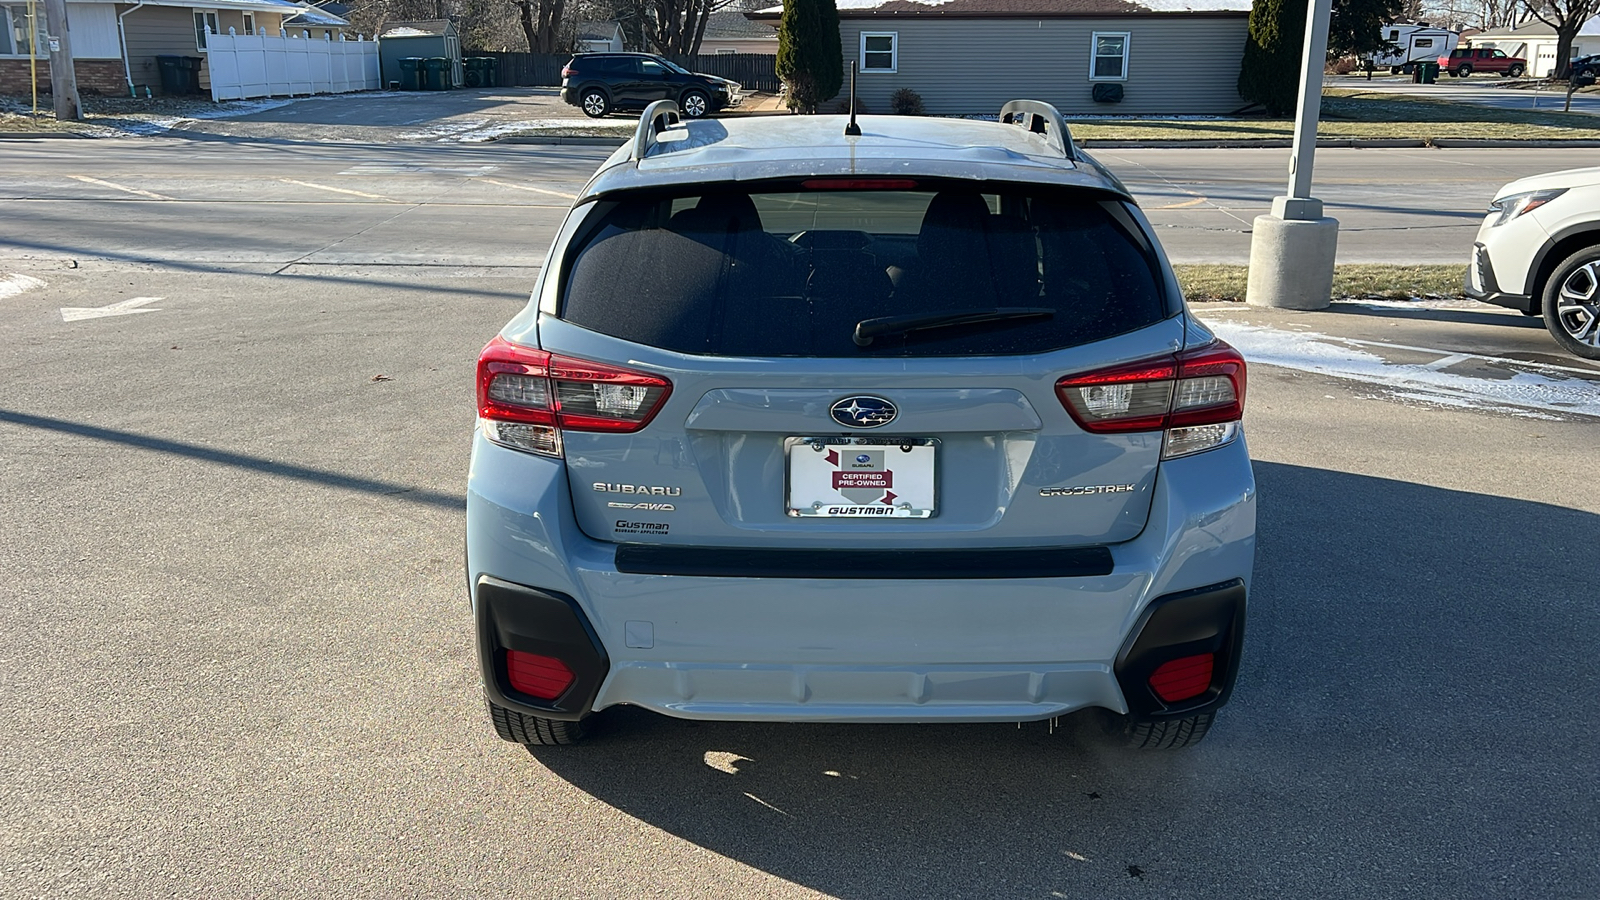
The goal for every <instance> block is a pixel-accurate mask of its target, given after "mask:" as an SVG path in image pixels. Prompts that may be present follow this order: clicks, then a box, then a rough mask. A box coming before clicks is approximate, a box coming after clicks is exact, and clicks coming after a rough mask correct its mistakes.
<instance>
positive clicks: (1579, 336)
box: [1541, 246, 1600, 359]
mask: <svg viewBox="0 0 1600 900" xmlns="http://www.w3.org/2000/svg"><path fill="white" fill-rule="evenodd" d="M1542 301H1543V302H1542V304H1541V306H1542V308H1543V310H1544V327H1545V328H1546V329H1547V330H1549V332H1550V336H1551V337H1553V338H1555V339H1556V343H1558V344H1560V345H1561V349H1563V350H1565V351H1567V352H1568V353H1571V354H1572V355H1574V356H1580V357H1582V358H1584V359H1600V246H1595V247H1585V248H1583V249H1582V250H1579V251H1578V252H1577V253H1574V254H1572V255H1571V256H1569V257H1567V258H1566V259H1564V260H1562V261H1561V264H1560V265H1558V266H1556V268H1555V271H1554V272H1551V273H1550V279H1549V280H1548V281H1546V282H1545V285H1544V296H1543V298H1542Z"/></svg>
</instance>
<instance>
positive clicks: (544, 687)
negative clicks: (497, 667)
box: [506, 650, 578, 700]
mask: <svg viewBox="0 0 1600 900" xmlns="http://www.w3.org/2000/svg"><path fill="white" fill-rule="evenodd" d="M506 679H507V680H508V681H510V682H511V687H512V689H513V690H516V691H518V692H520V693H523V694H527V695H528V696H530V697H535V698H537V699H540V700H554V699H556V698H557V697H559V696H561V695H562V694H564V693H566V691H567V688H569V687H572V683H573V682H574V681H577V680H578V676H576V675H574V674H572V670H571V669H569V668H567V664H566V663H564V662H562V661H561V660H559V659H556V658H555V657H554V656H540V655H539V654H537V653H523V652H521V651H519V650H507V651H506Z"/></svg>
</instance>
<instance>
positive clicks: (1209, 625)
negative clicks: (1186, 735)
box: [1115, 579, 1245, 719]
mask: <svg viewBox="0 0 1600 900" xmlns="http://www.w3.org/2000/svg"><path fill="white" fill-rule="evenodd" d="M1244 616H1245V590H1244V582H1243V581H1242V580H1239V579H1235V580H1233V581H1225V582H1223V583H1221V584H1213V585H1211V586H1209V587H1203V588H1196V589H1195V590H1192V591H1183V592H1181V593H1177V594H1167V595H1165V596H1162V597H1157V598H1156V599H1155V600H1154V601H1152V602H1151V604H1150V605H1149V606H1148V607H1146V609H1145V611H1144V614H1143V615H1141V616H1140V617H1139V624H1137V625H1136V626H1134V629H1133V631H1132V633H1130V634H1129V635H1128V640H1127V642H1126V643H1124V644H1123V645H1122V650H1121V651H1120V652H1119V653H1118V654H1117V662H1116V667H1115V671H1116V675H1117V683H1118V684H1120V685H1121V687H1122V696H1123V697H1124V698H1125V699H1126V700H1127V701H1128V714H1129V715H1131V716H1133V717H1134V718H1137V719H1166V718H1176V717H1180V716H1188V715H1193V714H1194V713H1197V712H1204V711H1207V710H1213V709H1217V708H1218V707H1220V706H1222V705H1223V704H1224V703H1226V702H1228V695H1229V694H1230V693H1231V692H1232V691H1233V682H1234V678H1235V677H1236V676H1237V675H1238V673H1239V648H1240V645H1241V644H1242V643H1243V641H1244ZM1201 653H1215V654H1216V659H1215V661H1214V663H1213V668H1212V676H1211V687H1210V688H1209V689H1207V690H1206V692H1205V693H1203V694H1201V695H1200V696H1198V697H1191V698H1190V699H1188V700H1180V701H1178V702H1176V703H1164V702H1162V700H1161V698H1159V697H1157V696H1156V693H1155V691H1154V690H1152V689H1151V688H1150V676H1151V675H1152V674H1153V673H1154V672H1155V670H1156V669H1158V668H1160V666H1161V665H1162V663H1166V662H1170V661H1171V660H1174V659H1181V658H1183V657H1185V656H1195V655H1197V654H1201Z"/></svg>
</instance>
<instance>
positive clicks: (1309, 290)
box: [1245, 0, 1339, 309]
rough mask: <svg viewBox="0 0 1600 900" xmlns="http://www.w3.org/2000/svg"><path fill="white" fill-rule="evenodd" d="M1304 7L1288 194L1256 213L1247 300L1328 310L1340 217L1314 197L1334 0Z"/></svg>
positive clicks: (1314, 1) (1313, 0) (1311, 1)
mask: <svg viewBox="0 0 1600 900" xmlns="http://www.w3.org/2000/svg"><path fill="white" fill-rule="evenodd" d="M1306 6H1307V9H1306V46H1305V60H1304V62H1303V66H1304V68H1303V69H1302V70H1301V72H1300V99H1299V101H1298V103H1297V104H1296V106H1295V115H1294V150H1293V152H1292V154H1291V155H1290V157H1289V193H1288V195H1287V196H1284V197H1274V198H1272V212H1271V213H1270V214H1268V215H1265V216H1257V217H1256V219H1255V223H1254V225H1253V230H1252V233H1251V236H1250V276H1249V281H1248V282H1247V284H1246V286H1245V299H1246V301H1247V302H1249V303H1250V305H1252V306H1276V307H1281V308H1284V309H1325V308H1326V307H1327V306H1328V303H1329V300H1330V298H1331V295H1332V294H1333V258H1334V253H1335V252H1336V251H1337V250H1338V247H1339V222H1338V220H1336V219H1330V218H1328V217H1327V216H1324V215H1323V214H1322V201H1321V200H1318V199H1316V198H1315V197H1313V196H1311V168H1312V164H1313V163H1314V162H1315V157H1316V152H1317V119H1318V117H1319V115H1320V114H1321V112H1322V70H1323V69H1324V67H1325V66H1326V64H1327V62H1326V61H1327V56H1328V15H1329V12H1330V11H1331V10H1332V8H1333V0H1309V2H1308V3H1307V4H1306Z"/></svg>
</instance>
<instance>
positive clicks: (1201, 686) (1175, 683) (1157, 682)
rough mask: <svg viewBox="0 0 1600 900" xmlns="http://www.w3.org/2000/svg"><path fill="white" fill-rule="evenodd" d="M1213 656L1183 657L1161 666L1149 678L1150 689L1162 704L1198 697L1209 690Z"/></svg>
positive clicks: (1207, 654) (1205, 654) (1209, 654)
mask: <svg viewBox="0 0 1600 900" xmlns="http://www.w3.org/2000/svg"><path fill="white" fill-rule="evenodd" d="M1214 658H1215V655H1214V654H1211V653H1202V654H1200V655H1199V656H1185V657H1183V658H1182V659H1175V660H1172V661H1171V662H1165V663H1162V664H1161V668H1159V669H1156V671H1155V673H1154V674H1152V675H1151V676H1150V689H1151V690H1153V691H1155V692H1156V696H1157V697H1160V698H1161V702H1163V703H1176V702H1178V701H1179V700H1188V699H1190V698H1191V697H1198V696H1200V695H1201V694H1204V693H1205V692H1206V691H1208V690H1210V688H1211V666H1212V662H1213V660H1214Z"/></svg>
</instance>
